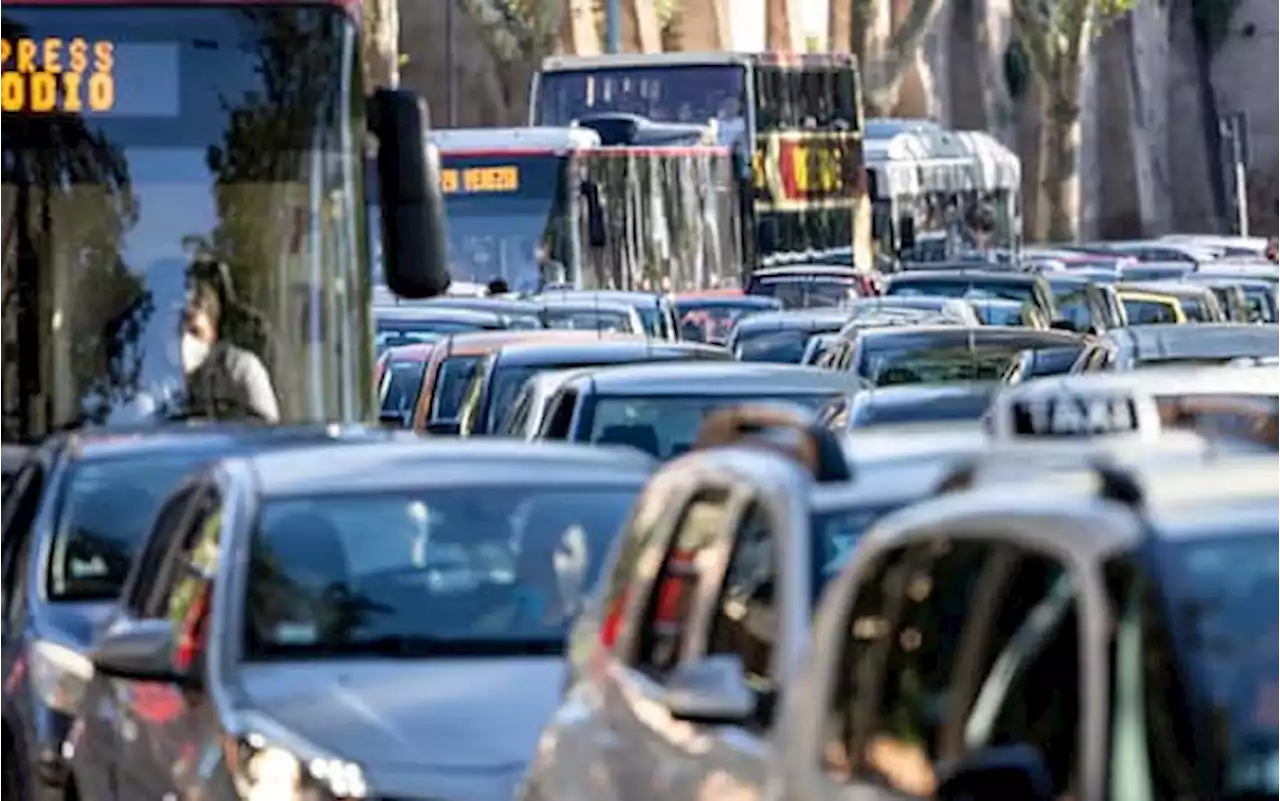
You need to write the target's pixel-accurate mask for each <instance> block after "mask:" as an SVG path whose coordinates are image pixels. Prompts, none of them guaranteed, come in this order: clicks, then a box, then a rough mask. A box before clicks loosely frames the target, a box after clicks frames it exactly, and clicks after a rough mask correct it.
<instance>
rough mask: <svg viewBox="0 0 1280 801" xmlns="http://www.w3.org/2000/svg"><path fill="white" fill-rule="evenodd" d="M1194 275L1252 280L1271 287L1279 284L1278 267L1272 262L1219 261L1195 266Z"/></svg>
mask: <svg viewBox="0 0 1280 801" xmlns="http://www.w3.org/2000/svg"><path fill="white" fill-rule="evenodd" d="M1195 274H1197V275H1213V276H1220V277H1231V278H1253V279H1256V280H1259V281H1267V282H1268V283H1270V284H1272V285H1273V286H1274V285H1275V284H1276V283H1277V282H1280V267H1277V266H1276V264H1275V263H1274V262H1269V261H1261V262H1249V261H1243V262H1242V261H1219V262H1210V263H1208V264H1198V265H1196V270H1195Z"/></svg>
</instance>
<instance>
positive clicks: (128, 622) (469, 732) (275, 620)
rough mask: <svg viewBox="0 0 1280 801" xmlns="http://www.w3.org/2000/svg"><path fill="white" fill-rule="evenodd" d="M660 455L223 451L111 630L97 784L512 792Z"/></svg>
mask: <svg viewBox="0 0 1280 801" xmlns="http://www.w3.org/2000/svg"><path fill="white" fill-rule="evenodd" d="M652 469H653V461H652V460H651V459H649V458H647V457H644V456H643V455H641V454H637V453H631V452H628V451H627V450H626V449H606V448H581V447H575V446H569V445H551V444H546V443H532V444H527V443H513V442H510V441H506V440H492V441H486V442H475V443H470V442H467V443H464V442H459V441H456V440H434V441H432V440H417V441H413V442H399V443H376V444H369V445H367V446H362V445H350V446H343V448H342V449H341V453H338V452H335V450H334V449H333V448H331V447H316V448H305V449H301V450H297V451H292V452H277V453H273V454H259V455H252V456H245V457H242V458H233V459H227V460H224V461H221V462H219V463H217V464H215V465H213V466H211V467H209V468H208V469H206V470H205V471H203V472H202V473H201V474H200V475H198V476H196V477H195V478H194V479H192V480H190V481H188V482H185V483H184V485H183V486H182V487H181V488H179V490H178V492H177V493H175V495H174V496H172V497H171V498H170V499H169V502H168V504H167V505H166V507H165V510H164V512H163V513H162V514H161V515H160V517H159V518H158V519H157V522H156V527H155V529H154V531H153V533H152V535H151V536H150V538H149V540H148V549H147V552H146V553H144V554H143V555H142V557H141V558H140V559H138V560H137V562H136V563H135V571H134V573H133V574H131V576H130V578H129V580H128V581H127V583H126V589H125V594H124V596H123V598H122V604H121V605H122V610H121V613H120V614H119V615H118V616H117V617H116V618H115V619H114V620H113V621H112V623H111V624H110V626H109V627H108V628H107V629H106V630H105V631H104V632H103V634H102V635H101V637H100V638H99V639H98V640H97V642H96V644H95V647H94V650H93V653H92V660H93V668H94V671H93V676H92V679H91V680H89V681H88V683H87V685H86V687H85V689H84V692H85V699H86V700H85V709H86V710H87V712H86V714H85V715H84V717H83V718H81V719H80V723H79V725H78V726H77V728H76V732H75V738H74V740H73V741H72V745H71V750H72V751H73V753H74V757H73V759H72V769H73V771H74V776H75V780H76V783H77V785H78V786H79V787H80V789H81V790H82V793H81V797H83V798H84V799H86V801H97V800H98V799H128V800H129V801H133V800H134V799H137V800H138V801H141V800H142V799H148V801H157V800H158V799H164V798H181V799H194V798H201V799H205V801H240V799H244V798H250V799H253V798H263V799H282V800H283V799H316V800H317V801H319V800H320V799H328V800H329V801H332V800H333V799H351V798H377V799H428V798H430V799H434V798H440V799H472V800H473V801H497V800H498V799H503V801H505V800H506V799H510V798H511V797H512V794H513V791H514V788H515V785H516V783H517V782H518V781H519V778H520V776H521V774H522V772H523V769H524V765H525V761H526V760H528V759H529V758H530V756H531V755H533V754H534V752H535V750H536V745H537V741H538V736H539V734H540V733H541V729H542V726H543V724H544V723H545V721H546V719H547V718H548V716H549V715H550V714H551V713H552V711H553V710H554V709H555V706H556V703H557V702H558V701H559V698H560V694H561V691H562V688H563V684H564V676H565V667H564V650H565V640H566V635H567V632H568V627H569V622H570V621H571V620H572V617H573V615H574V614H575V613H576V611H577V609H578V608H579V606H580V605H581V603H582V600H583V599H584V597H585V595H586V593H587V591H588V590H589V589H590V587H591V586H592V584H593V583H594V581H595V578H596V573H597V572H598V570H599V566H600V565H601V563H602V562H603V560H604V558H605V555H606V553H607V552H608V550H609V548H610V547H611V545H612V543H613V539H614V537H615V535H616V534H617V532H618V530H619V528H620V526H621V524H622V522H623V520H624V519H625V518H626V515H627V512H628V510H629V508H630V507H631V505H632V503H633V502H634V499H635V496H636V494H637V493H638V491H639V489H640V488H641V486H642V485H643V484H644V482H645V481H646V479H647V478H648V476H649V474H650V472H651V471H652ZM144 574H145V575H151V576H155V577H158V578H157V580H155V581H145V580H142V578H141V576H142V575H144Z"/></svg>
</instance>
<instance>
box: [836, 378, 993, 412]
mask: <svg viewBox="0 0 1280 801" xmlns="http://www.w3.org/2000/svg"><path fill="white" fill-rule="evenodd" d="M1000 386H1001V384H1000V383H999V382H994V381H968V382H964V383H956V384H898V385H894V386H887V387H870V388H868V389H864V390H861V391H860V392H859V393H858V394H859V395H860V396H861V399H862V401H863V402H865V403H869V404H871V405H873V406H893V405H899V404H900V405H904V406H905V405H907V404H916V403H930V402H932V401H937V400H942V399H945V398H976V397H983V396H988V395H991V394H992V393H993V392H995V391H996V390H997V389H999V388H1000Z"/></svg>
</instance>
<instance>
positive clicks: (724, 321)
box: [675, 290, 782, 345]
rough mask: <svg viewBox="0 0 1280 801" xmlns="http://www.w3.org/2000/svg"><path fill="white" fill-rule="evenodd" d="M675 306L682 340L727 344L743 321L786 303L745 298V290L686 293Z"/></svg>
mask: <svg viewBox="0 0 1280 801" xmlns="http://www.w3.org/2000/svg"><path fill="white" fill-rule="evenodd" d="M675 307H676V316H677V317H678V318H679V321H680V338H681V339H684V340H686V341H690V342H707V343H710V344H713V345H723V344H724V343H725V342H727V341H728V339H729V336H730V334H731V333H732V332H733V327H734V326H735V325H737V323H738V321H739V320H740V319H742V318H744V317H749V316H750V315H752V314H759V313H761V312H769V311H779V310H781V309H782V301H780V300H778V299H777V298H772V297H766V296H764V295H745V294H743V293H742V291H741V290H719V291H711V292H682V293H680V294H679V295H676V297H675Z"/></svg>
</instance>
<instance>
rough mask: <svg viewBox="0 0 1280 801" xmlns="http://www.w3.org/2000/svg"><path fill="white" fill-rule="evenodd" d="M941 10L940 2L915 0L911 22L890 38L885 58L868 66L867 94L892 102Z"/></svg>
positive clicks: (909, 13) (865, 85)
mask: <svg viewBox="0 0 1280 801" xmlns="http://www.w3.org/2000/svg"><path fill="white" fill-rule="evenodd" d="M941 8H942V3H941V2H940V0H911V8H910V9H909V10H908V11H907V18H906V19H904V20H903V21H902V24H901V25H900V26H898V29H897V30H896V31H894V33H893V36H892V37H890V39H889V43H888V44H887V45H886V46H885V52H884V57H883V58H882V59H880V60H879V61H877V62H876V63H875V64H874V65H872V64H867V65H864V67H863V71H862V75H863V92H864V94H866V95H868V96H872V95H874V96H876V97H877V98H878V99H883V100H889V99H892V98H893V97H894V96H895V95H896V94H897V91H898V87H899V85H901V83H902V78H903V76H904V75H906V72H907V70H908V69H909V68H910V67H911V65H912V63H914V62H915V59H916V55H917V54H918V53H919V52H920V44H921V42H922V41H923V40H924V35H925V33H927V32H928V30H929V27H930V26H931V25H932V24H933V20H934V18H935V17H937V15H938V11H939V9H941ZM875 105H877V106H881V107H883V106H885V105H888V104H887V103H883V102H876V103H875Z"/></svg>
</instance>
